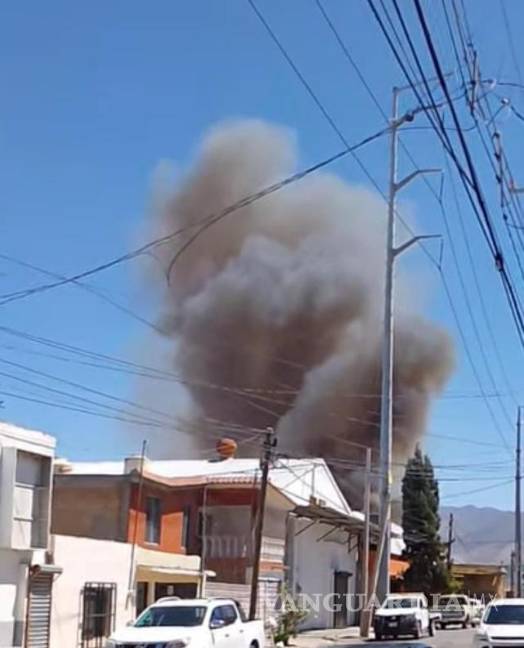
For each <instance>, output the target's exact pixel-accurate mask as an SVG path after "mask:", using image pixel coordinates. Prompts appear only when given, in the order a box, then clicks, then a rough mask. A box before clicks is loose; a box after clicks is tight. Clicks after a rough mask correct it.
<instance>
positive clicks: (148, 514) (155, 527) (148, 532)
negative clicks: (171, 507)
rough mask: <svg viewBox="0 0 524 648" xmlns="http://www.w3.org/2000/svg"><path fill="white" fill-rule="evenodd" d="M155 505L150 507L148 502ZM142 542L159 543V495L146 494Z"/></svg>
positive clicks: (160, 503) (160, 501) (160, 525)
mask: <svg viewBox="0 0 524 648" xmlns="http://www.w3.org/2000/svg"><path fill="white" fill-rule="evenodd" d="M153 502H155V506H153V507H151V508H150V504H152V503H153ZM144 508H145V525H144V542H146V543H147V544H151V545H159V544H161V540H162V500H161V499H160V497H156V496H154V495H148V496H147V497H146V498H145V507H144Z"/></svg>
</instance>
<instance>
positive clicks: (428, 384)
mask: <svg viewBox="0 0 524 648" xmlns="http://www.w3.org/2000/svg"><path fill="white" fill-rule="evenodd" d="M295 165H296V159H295V151H294V146H293V143H292V141H291V140H290V137H289V134H288V133H287V132H285V131H282V130H280V129H277V128H275V127H273V126H269V125H266V124H264V123H261V122H252V121H250V122H240V123H234V124H229V125H224V126H221V127H219V128H218V129H216V130H214V131H212V132H211V133H210V134H209V135H208V137H207V138H206V139H205V141H204V143H203V145H202V147H201V150H200V152H199V154H198V156H197V159H196V161H195V163H194V165H193V168H192V170H191V171H190V172H189V174H188V175H187V176H186V177H185V178H184V179H183V180H182V181H181V182H180V184H179V186H178V187H176V189H175V190H174V192H173V193H172V195H171V196H169V197H168V198H167V199H166V200H164V202H163V206H162V207H161V208H160V209H159V212H160V214H159V218H158V228H159V230H160V231H159V232H158V233H159V234H163V233H167V232H171V231H173V230H178V229H180V228H183V227H187V228H189V229H188V230H187V233H186V234H185V235H183V236H181V237H178V238H175V239H173V240H172V241H171V242H170V243H169V244H168V245H165V246H163V247H162V248H160V254H161V255H162V258H161V261H162V263H163V264H164V266H165V267H168V265H169V263H170V261H171V260H172V258H173V256H174V255H175V253H176V251H177V250H178V249H179V248H180V246H181V245H183V243H184V242H185V241H186V240H187V239H188V238H189V236H190V235H191V234H192V233H193V232H194V231H195V230H194V229H191V226H194V225H195V224H196V223H198V222H200V221H201V220H202V219H203V218H205V217H206V216H207V215H209V214H213V213H217V212H220V211H221V210H222V209H224V208H225V207H227V206H228V205H230V204H232V203H234V202H235V201H237V200H239V199H240V198H242V197H244V196H247V195H249V194H251V193H254V192H256V191H258V190H260V189H261V188H262V187H265V186H267V185H269V184H271V183H273V182H275V181H278V180H280V179H282V178H283V177H284V176H286V175H288V174H290V173H292V172H293V171H295ZM385 218H386V215H385V208H384V205H383V202H382V201H380V200H379V199H378V198H377V197H376V196H375V195H374V194H372V193H370V192H369V191H367V190H364V189H361V188H355V187H351V186H348V185H347V184H346V183H345V182H343V181H341V180H340V179H338V178H336V177H335V176H333V175H328V174H317V175H315V176H310V177H309V178H307V179H305V180H303V181H301V182H298V183H296V184H294V185H291V186H289V187H287V188H285V189H282V190H281V191H279V192H277V193H275V194H273V195H271V196H269V197H266V198H263V199H261V200H259V201H257V202H255V203H253V204H252V205H250V206H248V207H245V208H243V209H242V210H240V211H237V212H235V213H233V214H230V215H229V216H227V217H225V218H224V219H222V220H221V221H220V222H219V223H218V224H216V225H214V226H212V227H210V228H209V229H208V230H206V231H205V232H203V233H202V235H201V236H200V237H199V238H198V239H196V240H195V241H194V242H193V243H192V245H191V246H189V247H188V248H187V249H186V250H185V252H184V253H183V254H182V255H181V256H180V258H179V259H178V260H177V263H176V264H175V266H174V268H173V271H172V272H171V275H170V282H169V288H168V289H167V290H166V293H165V300H164V303H163V313H162V319H163V321H162V325H163V327H164V328H166V330H168V331H169V335H170V336H172V339H173V342H174V344H173V353H174V360H173V362H174V365H175V369H176V370H177V371H178V372H179V373H181V374H182V376H183V378H184V380H186V381H187V384H188V385H189V390H190V393H191V396H192V399H193V401H194V404H195V408H194V419H193V421H192V423H193V424H192V425H190V426H189V427H190V430H191V432H190V433H191V434H192V435H193V436H194V442H195V444H196V445H197V446H201V447H209V445H210V442H209V433H210V429H211V430H212V429H213V425H214V423H215V422H216V421H223V422H227V423H228V424H233V428H232V432H231V433H230V435H231V436H237V438H238V439H239V440H243V439H245V437H246V436H247V433H245V432H244V433H238V434H235V431H234V430H235V428H236V427H237V426H245V427H246V428H261V429H262V428H265V427H266V426H273V427H275V428H276V429H277V431H278V435H279V446H280V447H281V448H282V449H283V450H285V451H288V452H289V453H291V454H296V455H298V456H301V455H319V456H325V457H336V458H337V459H350V460H353V459H354V460H357V461H359V462H362V458H363V454H362V450H360V449H358V448H357V447H356V446H354V445H351V443H361V444H365V445H370V446H372V447H376V446H377V442H378V423H379V412H380V398H379V392H380V332H381V321H382V310H383V279H384V245H385ZM401 281H402V277H399V282H401ZM405 310H406V309H402V310H401V312H396V314H395V317H396V321H395V327H396V328H395V330H396V333H395V348H396V350H395V376H394V395H395V405H394V419H395V420H394V452H395V457H396V458H397V459H399V460H403V459H404V458H405V457H406V455H407V454H409V453H411V452H412V450H413V448H414V446H415V444H416V443H417V441H418V440H419V439H420V437H421V435H422V433H423V431H424V427H425V424H426V418H427V412H428V407H429V404H430V401H431V399H432V398H433V397H434V396H435V395H436V394H437V393H438V392H439V390H441V388H442V387H443V385H444V383H445V381H446V379H447V377H448V375H449V373H450V371H451V369H452V365H453V352H452V347H451V344H450V340H449V338H448V336H447V335H446V333H445V332H443V331H442V330H440V329H439V328H437V327H435V326H433V325H432V324H430V323H428V322H426V321H425V320H423V319H422V318H420V317H418V316H416V315H414V314H409V313H408V312H405ZM175 342H176V344H175ZM210 426H211V427H210ZM348 442H351V443H348ZM176 444H177V440H176V439H175V438H173V440H172V447H173V448H174V447H176ZM242 450H243V452H244V453H248V454H249V453H251V454H252V453H255V452H258V451H259V448H258V444H253V445H244V446H242ZM335 467H338V468H339V470H338V472H339V475H340V476H341V478H343V479H345V480H346V481H347V484H348V488H349V490H351V484H353V485H355V484H357V483H358V471H356V472H355V471H351V470H347V469H344V470H341V469H340V465H339V464H335ZM356 490H358V489H356Z"/></svg>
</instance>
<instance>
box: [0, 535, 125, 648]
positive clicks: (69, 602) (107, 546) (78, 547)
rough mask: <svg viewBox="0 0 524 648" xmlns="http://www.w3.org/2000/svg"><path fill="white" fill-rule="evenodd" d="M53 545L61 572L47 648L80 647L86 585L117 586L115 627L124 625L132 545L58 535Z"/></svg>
mask: <svg viewBox="0 0 524 648" xmlns="http://www.w3.org/2000/svg"><path fill="white" fill-rule="evenodd" d="M53 543H54V562H55V564H56V565H57V566H59V567H61V568H62V569H63V572H62V574H60V576H58V577H56V579H55V582H54V585H53V603H52V611H51V646H50V648H65V647H66V646H67V647H68V648H76V647H77V646H79V645H80V629H81V623H82V596H81V594H82V589H83V587H84V585H85V583H89V582H92V583H115V584H116V597H117V600H116V617H115V626H116V627H117V628H118V627H121V626H123V625H125V624H126V623H127V621H129V620H130V619H131V618H132V617H133V616H134V607H133V605H130V607H129V608H128V609H126V598H127V592H128V579H129V566H130V561H131V545H130V544H127V543H123V542H111V541H109V540H93V539H91V538H76V537H73V536H60V535H56V536H53ZM0 645H1V644H0Z"/></svg>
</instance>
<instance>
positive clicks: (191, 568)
mask: <svg viewBox="0 0 524 648" xmlns="http://www.w3.org/2000/svg"><path fill="white" fill-rule="evenodd" d="M142 463H143V470H141V467H142ZM53 495H54V496H53V506H52V533H53V545H52V556H53V560H54V562H55V563H56V564H58V565H60V566H61V567H62V569H63V574H62V576H61V577H60V579H58V580H57V582H56V585H55V591H54V604H53V614H52V623H51V626H52V627H51V637H52V640H51V646H52V648H62V647H63V646H66V645H72V646H73V645H74V646H80V647H81V648H97V647H98V646H101V645H103V640H104V638H105V637H107V636H109V635H110V634H111V632H112V631H113V629H114V628H115V627H117V626H121V625H123V624H125V623H126V622H127V621H129V620H131V619H133V618H135V616H136V615H137V614H138V613H139V612H141V611H142V610H143V609H144V608H145V607H146V606H147V605H148V604H150V603H152V602H153V601H154V600H156V599H158V598H160V597H162V596H166V595H169V596H181V597H194V596H196V595H197V594H198V593H199V592H200V591H201V590H202V587H201V583H202V581H203V579H204V577H205V575H204V574H203V572H202V568H201V560H200V556H199V555H196V554H193V553H192V551H191V548H190V547H189V538H190V537H191V533H192V528H193V525H194V524H195V525H196V523H197V522H196V520H195V521H193V520H191V519H190V517H189V516H188V514H187V511H188V510H190V509H191V508H192V507H193V502H194V499H195V491H194V489H192V488H187V487H184V486H182V487H180V488H173V486H172V485H171V484H166V483H164V482H163V480H162V478H160V477H159V476H157V475H154V474H151V473H150V470H149V463H148V462H147V460H144V461H143V462H142V460H141V459H140V458H139V457H138V458H137V457H130V458H128V459H126V460H125V461H121V462H98V463H78V464H70V463H68V462H66V461H57V462H56V465H55V476H54V494H53Z"/></svg>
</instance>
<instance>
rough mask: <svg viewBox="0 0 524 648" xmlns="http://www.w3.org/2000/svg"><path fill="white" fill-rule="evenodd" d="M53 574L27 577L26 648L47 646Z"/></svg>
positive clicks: (45, 647) (44, 647)
mask: <svg viewBox="0 0 524 648" xmlns="http://www.w3.org/2000/svg"><path fill="white" fill-rule="evenodd" d="M52 591H53V574H34V575H32V576H30V577H29V583H28V593H27V617H26V618H27V624H26V632H25V644H24V645H25V647H26V648H48V647H49V634H50V633H49V628H50V625H51V593H52Z"/></svg>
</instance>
